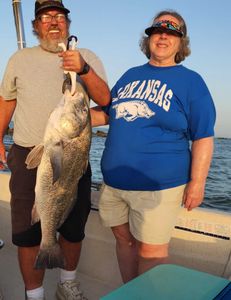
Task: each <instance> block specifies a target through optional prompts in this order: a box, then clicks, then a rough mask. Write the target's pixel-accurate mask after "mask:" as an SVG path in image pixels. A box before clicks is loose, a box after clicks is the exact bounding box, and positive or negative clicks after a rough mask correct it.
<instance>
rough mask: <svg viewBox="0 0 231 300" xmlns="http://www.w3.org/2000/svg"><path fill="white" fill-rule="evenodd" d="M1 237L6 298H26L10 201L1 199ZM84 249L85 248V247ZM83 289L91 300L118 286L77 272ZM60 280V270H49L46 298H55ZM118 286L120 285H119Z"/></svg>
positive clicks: (0, 281)
mask: <svg viewBox="0 0 231 300" xmlns="http://www.w3.org/2000/svg"><path fill="white" fill-rule="evenodd" d="M0 228H1V230H0V239H2V240H3V241H4V243H5V245H4V247H3V248H2V249H0V289H1V291H2V294H3V296H4V300H24V285H23V281H22V277H21V274H20V271H19V266H18V261H17V248H16V247H15V246H14V245H12V243H11V225H10V207H9V203H7V202H5V201H1V200H0ZM83 251H84V248H83ZM77 279H78V280H79V281H80V284H81V289H82V290H83V291H84V294H85V295H86V297H88V298H89V299H90V300H98V299H99V298H100V297H101V296H103V295H106V294H107V293H108V292H110V291H111V290H112V289H114V288H115V287H116V286H113V285H111V286H109V285H106V284H105V283H104V282H103V281H101V280H99V279H96V278H91V277H89V276H87V275H86V274H83V273H81V272H78V273H77ZM58 280H59V270H58V269H54V270H47V271H46V275H45V280H44V288H45V293H46V299H48V300H53V299H55V297H54V293H55V290H56V284H57V282H58ZM117 286H118V285H117Z"/></svg>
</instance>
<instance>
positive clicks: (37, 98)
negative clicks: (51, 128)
mask: <svg viewBox="0 0 231 300" xmlns="http://www.w3.org/2000/svg"><path fill="white" fill-rule="evenodd" d="M78 50H79V51H80V53H81V55H82V56H83V58H84V59H85V60H86V62H87V63H88V64H89V65H90V66H91V67H92V68H93V69H94V71H95V72H96V73H97V74H98V75H99V76H100V77H101V78H102V79H103V80H104V81H107V80H106V75H105V71H104V68H103V65H102V63H101V61H100V60H99V58H98V57H97V56H96V55H95V54H94V53H93V52H91V51H90V50H88V49H78ZM63 80H64V73H63V69H62V68H61V58H60V57H59V56H58V54H57V53H50V52H48V51H44V50H43V49H42V48H41V47H40V46H36V47H32V48H25V49H22V50H20V51H17V52H16V53H15V54H14V55H13V56H12V57H11V58H10V60H9V62H8V65H7V68H6V71H5V74H4V77H3V80H2V83H1V88H0V95H1V96H2V97H3V98H4V99H5V100H13V99H16V100H17V104H16V108H15V113H14V119H13V120H14V135H13V139H14V142H15V143H16V144H18V145H20V146H23V147H31V146H34V145H37V144H39V143H41V141H42V138H43V135H44V130H45V127H46V123H47V120H48V118H49V116H50V113H51V112H52V110H53V109H54V108H55V107H56V105H57V104H58V103H59V101H60V99H61V97H62V96H63V94H62V84H63ZM79 81H80V82H81V79H80V78H79Z"/></svg>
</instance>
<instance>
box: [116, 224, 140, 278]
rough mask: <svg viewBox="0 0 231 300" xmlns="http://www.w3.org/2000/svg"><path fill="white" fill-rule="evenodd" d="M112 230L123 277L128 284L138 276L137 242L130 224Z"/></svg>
mask: <svg viewBox="0 0 231 300" xmlns="http://www.w3.org/2000/svg"><path fill="white" fill-rule="evenodd" d="M111 229H112V232H113V234H114V236H115V238H116V254H117V259H118V264H119V269H120V273H121V277H122V280H123V282H124V283H126V282H128V281H130V280H131V279H133V278H135V277H137V275H138V257H137V241H136V240H135V238H134V237H133V236H132V235H131V233H130V230H129V225H128V223H126V224H123V225H119V226H115V227H112V228H111Z"/></svg>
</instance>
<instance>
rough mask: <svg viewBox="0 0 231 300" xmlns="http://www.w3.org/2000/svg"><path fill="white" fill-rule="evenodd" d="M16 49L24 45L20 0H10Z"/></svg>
mask: <svg viewBox="0 0 231 300" xmlns="http://www.w3.org/2000/svg"><path fill="white" fill-rule="evenodd" d="M12 5H13V11H14V22H15V28H16V34H17V43H18V49H22V48H25V47H26V40H25V33H24V26H23V16H22V7H21V0H12Z"/></svg>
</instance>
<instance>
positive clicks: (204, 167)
mask: <svg viewBox="0 0 231 300" xmlns="http://www.w3.org/2000/svg"><path fill="white" fill-rule="evenodd" d="M212 155H213V137H207V138H202V139H199V140H196V141H194V142H193V143H192V164H191V180H190V181H189V183H188V184H187V186H186V188H185V192H184V197H183V203H184V207H185V208H187V209H188V210H192V209H193V208H195V207H197V206H199V205H200V204H201V203H202V201H203V199H204V192H205V183H206V178H207V176H208V172H209V167H210V164H211V160H212Z"/></svg>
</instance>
